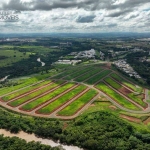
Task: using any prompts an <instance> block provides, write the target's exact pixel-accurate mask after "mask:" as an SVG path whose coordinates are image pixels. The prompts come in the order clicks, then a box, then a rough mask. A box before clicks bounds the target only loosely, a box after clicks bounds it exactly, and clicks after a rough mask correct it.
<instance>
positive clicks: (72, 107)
mask: <svg viewBox="0 0 150 150" xmlns="http://www.w3.org/2000/svg"><path fill="white" fill-rule="evenodd" d="M96 95H97V92H96V91H95V90H92V89H90V90H89V91H88V92H86V93H85V94H84V95H82V96H81V97H80V98H78V99H76V100H75V101H73V102H72V103H71V104H69V105H68V106H67V107H65V108H64V109H63V110H61V111H60V112H58V114H59V115H60V116H72V115H74V114H75V113H76V112H77V111H78V110H79V109H80V108H82V107H83V106H84V105H85V104H86V103H88V102H89V101H90V100H91V99H92V98H93V97H94V96H96Z"/></svg>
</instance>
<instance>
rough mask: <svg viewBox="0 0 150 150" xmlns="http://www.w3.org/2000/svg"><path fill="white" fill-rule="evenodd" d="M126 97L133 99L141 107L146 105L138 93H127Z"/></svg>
mask: <svg viewBox="0 0 150 150" xmlns="http://www.w3.org/2000/svg"><path fill="white" fill-rule="evenodd" d="M128 97H129V98H130V99H132V100H133V101H135V102H136V103H138V104H140V105H141V106H142V107H146V106H147V104H146V103H145V102H144V101H143V100H142V99H143V96H142V95H140V94H135V93H130V94H129V95H128Z"/></svg>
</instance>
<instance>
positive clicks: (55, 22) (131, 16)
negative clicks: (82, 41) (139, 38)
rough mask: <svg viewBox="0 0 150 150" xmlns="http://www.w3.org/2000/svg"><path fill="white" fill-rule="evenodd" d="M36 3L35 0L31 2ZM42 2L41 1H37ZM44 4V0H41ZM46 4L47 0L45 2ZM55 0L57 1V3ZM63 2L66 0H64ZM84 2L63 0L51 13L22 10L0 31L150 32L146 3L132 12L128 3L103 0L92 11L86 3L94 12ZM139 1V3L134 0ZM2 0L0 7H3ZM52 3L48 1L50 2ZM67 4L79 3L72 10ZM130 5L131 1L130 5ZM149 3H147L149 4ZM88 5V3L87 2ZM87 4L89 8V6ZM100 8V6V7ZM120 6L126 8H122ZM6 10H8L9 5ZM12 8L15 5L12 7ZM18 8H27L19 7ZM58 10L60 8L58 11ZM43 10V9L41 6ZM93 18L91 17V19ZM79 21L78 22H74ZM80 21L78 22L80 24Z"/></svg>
mask: <svg viewBox="0 0 150 150" xmlns="http://www.w3.org/2000/svg"><path fill="white" fill-rule="evenodd" d="M34 1H36V0H34ZM39 1H43V0H39ZM44 1H45V0H44ZM47 1H49V0H47ZM57 1H58V0H57ZM64 1H65V0H64ZM83 1H85V0H72V1H70V0H66V1H65V2H66V3H67V4H66V6H65V5H63V4H62V3H61V5H59V3H58V4H56V1H55V7H56V6H57V7H56V8H53V9H51V10H38V9H37V10H34V11H33V10H32V11H31V10H30V11H28V10H22V11H21V14H18V15H19V21H18V22H13V23H12V22H0V28H1V32H46V33H47V32H96V33H97V32H103V31H105V32H113V31H117V32H118V31H133V30H134V31H137V32H144V31H145V30H147V31H148V30H149V31H150V26H149V21H148V20H150V17H149V16H150V9H149V7H148V6H150V5H148V4H147V3H146V0H144V1H145V3H143V4H142V3H141V2H140V5H135V4H132V5H133V9H132V10H131V6H130V8H129V7H127V4H128V3H129V0H112V1H111V0H109V2H110V1H111V4H108V1H107V0H105V1H106V2H104V0H102V5H101V7H100V6H99V8H98V6H97V7H95V9H94V4H96V1H97V2H98V1H99V0H95V1H93V4H92V0H91V1H90V0H86V2H89V4H91V5H93V9H92V10H91V9H88V7H87V8H85V6H82V2H83ZM135 1H139V0H135ZM2 2H6V1H5V0H2V1H1V2H0V4H1V5H0V6H2ZM31 2H33V0H21V3H31ZM52 2H53V0H52V1H51V3H52ZM70 2H72V3H73V2H74V3H75V2H76V3H80V5H76V7H72V5H71V4H70ZM130 3H131V2H130ZM149 4H150V3H149ZM87 5H88V3H87ZM91 5H89V7H91ZM102 6H103V7H102ZM123 6H124V7H125V8H124V9H123ZM9 7H11V6H10V5H9ZM13 7H14V5H13ZM18 7H21V8H22V9H26V8H24V7H23V6H20V4H18ZM60 7H61V8H60ZM43 8H44V7H43ZM90 17H93V18H90ZM77 19H79V21H77ZM79 22H80V23H79Z"/></svg>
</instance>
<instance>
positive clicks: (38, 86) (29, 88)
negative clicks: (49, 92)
mask: <svg viewBox="0 0 150 150" xmlns="http://www.w3.org/2000/svg"><path fill="white" fill-rule="evenodd" d="M50 82H51V81H44V82H42V83H39V84H36V85H33V86H30V87H28V88H25V89H23V90H20V91H17V92H14V93H12V94H10V95H7V96H4V97H2V99H3V100H4V101H5V102H8V101H10V100H11V99H13V98H15V97H17V96H21V95H23V94H26V93H28V92H30V91H32V90H36V89H38V88H40V87H42V86H46V85H47V84H50Z"/></svg>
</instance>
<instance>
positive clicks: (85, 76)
mask: <svg viewBox="0 0 150 150" xmlns="http://www.w3.org/2000/svg"><path fill="white" fill-rule="evenodd" d="M102 70H103V69H101V68H96V69H94V70H92V71H91V72H88V73H87V74H84V75H82V76H80V77H77V78H76V79H75V81H77V82H82V81H84V80H86V79H88V78H90V77H91V76H93V75H95V74H97V73H98V72H100V71H102Z"/></svg>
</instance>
